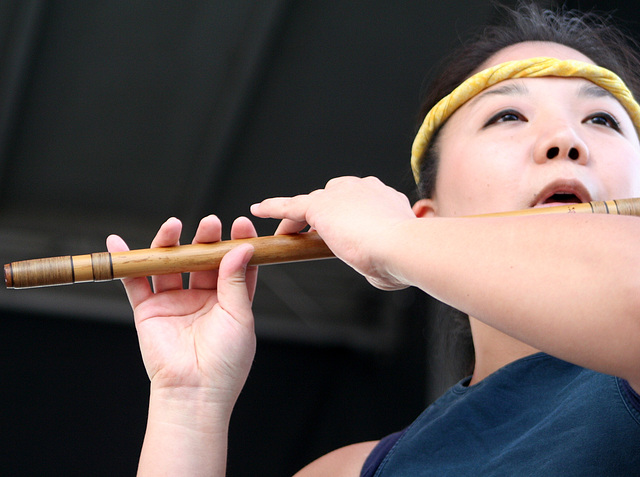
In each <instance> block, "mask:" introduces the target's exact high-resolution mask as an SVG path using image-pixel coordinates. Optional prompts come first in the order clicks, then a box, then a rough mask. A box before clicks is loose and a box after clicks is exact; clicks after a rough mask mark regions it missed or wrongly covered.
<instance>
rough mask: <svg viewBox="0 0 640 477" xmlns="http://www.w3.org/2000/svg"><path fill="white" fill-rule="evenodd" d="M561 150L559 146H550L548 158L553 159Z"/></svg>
mask: <svg viewBox="0 0 640 477" xmlns="http://www.w3.org/2000/svg"><path fill="white" fill-rule="evenodd" d="M559 152H560V149H559V148H557V147H551V148H549V150H548V151H547V159H553V158H554V157H556V156H557V155H558V153H559Z"/></svg>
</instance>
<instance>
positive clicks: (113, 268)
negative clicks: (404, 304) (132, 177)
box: [4, 198, 640, 288]
mask: <svg viewBox="0 0 640 477" xmlns="http://www.w3.org/2000/svg"><path fill="white" fill-rule="evenodd" d="M566 213H591V214H593V213H598V214H613V215H633V216H640V198H637V199H619V200H609V201H593V202H587V203H583V204H567V205H561V206H553V207H540V208H532V209H525V210H518V211H513V212H499V213H494V214H484V215H477V216H474V217H508V216H524V215H543V214H566ZM241 243H250V244H251V245H253V247H254V249H255V252H254V254H253V258H252V259H251V261H250V262H249V263H250V265H269V264H276V263H286V262H299V261H305V260H320V259H325V258H332V257H333V256H334V255H333V253H332V252H331V250H330V249H329V247H327V245H326V244H325V243H324V241H323V240H322V239H321V238H320V236H319V235H318V234H317V233H316V232H308V233H301V234H293V235H274V236H265V237H257V238H249V239H239V240H226V241H221V242H216V243H211V244H194V245H180V246H176V247H160V248H153V249H140V250H131V251H128V252H114V253H109V252H98V253H92V254H86V255H73V256H69V255H67V256H62V257H51V258H39V259H33V260H23V261H18V262H12V263H8V264H6V265H5V266H4V278H5V284H6V286H7V288H35V287H44V286H54V285H68V284H72V283H82V282H100V281H109V280H116V279H120V278H131V277H144V276H152V275H165V274H169V273H185V272H196V271H204V270H214V269H216V268H218V266H219V264H220V260H222V257H223V256H224V255H225V254H226V253H227V252H228V251H229V250H231V249H232V248H233V247H236V246H237V245H239V244H241Z"/></svg>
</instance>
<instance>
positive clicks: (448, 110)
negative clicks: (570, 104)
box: [411, 57, 640, 183]
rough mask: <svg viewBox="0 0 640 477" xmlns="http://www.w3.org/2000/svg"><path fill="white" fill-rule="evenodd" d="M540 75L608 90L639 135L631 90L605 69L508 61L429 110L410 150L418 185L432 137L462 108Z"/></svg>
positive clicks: (536, 60) (548, 60) (572, 63)
mask: <svg viewBox="0 0 640 477" xmlns="http://www.w3.org/2000/svg"><path fill="white" fill-rule="evenodd" d="M540 76H562V77H578V78H585V79H588V80H589V81H591V82H593V83H595V84H597V85H598V86H600V87H601V88H604V89H606V90H607V91H609V92H610V93H611V94H613V96H615V98H616V99H617V100H618V101H620V103H621V104H622V106H624V108H625V109H626V110H627V113H629V116H630V117H631V121H633V124H634V125H635V127H636V130H637V131H638V132H639V134H640V106H638V103H637V102H636V101H635V99H633V95H632V94H631V91H629V89H628V88H627V86H626V85H625V84H624V82H623V81H622V80H621V79H620V78H619V77H618V76H617V75H616V74H614V73H612V72H611V71H609V70H607V69H606V68H602V67H600V66H595V65H591V64H589V63H583V62H581V61H575V60H557V59H555V58H543V57H540V58H530V59H528V60H516V61H508V62H506V63H502V64H499V65H496V66H492V67H491V68H487V69H486V70H483V71H481V72H479V73H477V74H475V75H473V76H471V77H470V78H467V79H466V80H465V81H464V82H463V83H462V84H461V85H460V86H458V87H457V88H456V89H454V90H453V91H452V92H451V93H450V94H449V95H447V96H445V97H444V98H442V99H441V100H440V101H439V102H438V104H436V105H435V106H434V107H433V108H432V109H431V111H429V114H427V116H426V117H425V118H424V122H423V123H422V126H421V127H420V129H419V131H418V134H417V135H416V138H415V140H414V141H413V147H412V149H411V169H412V170H413V177H414V178H415V180H416V183H418V182H419V181H420V166H421V165H422V160H423V155H424V152H425V151H426V149H427V145H428V144H429V141H430V140H431V137H432V136H433V134H434V133H435V132H436V131H437V130H438V128H439V127H440V126H442V125H443V124H444V122H445V121H446V120H447V119H448V118H449V116H451V115H452V114H453V113H454V112H455V111H456V110H457V109H458V108H459V107H460V106H462V105H463V104H464V103H465V102H467V101H468V100H469V99H471V98H473V97H474V96H475V95H476V94H478V93H479V92H480V91H483V90H485V89H487V88H488V87H490V86H492V85H494V84H496V83H499V82H500V81H504V80H508V79H511V78H535V77H540Z"/></svg>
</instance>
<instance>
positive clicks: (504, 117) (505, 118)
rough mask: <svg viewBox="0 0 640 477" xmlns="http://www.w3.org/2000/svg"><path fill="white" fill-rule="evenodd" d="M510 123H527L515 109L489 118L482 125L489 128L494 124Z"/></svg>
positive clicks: (503, 111)
mask: <svg viewBox="0 0 640 477" xmlns="http://www.w3.org/2000/svg"><path fill="white" fill-rule="evenodd" d="M511 121H524V122H527V118H525V117H524V116H523V115H522V114H520V113H519V112H518V111H516V110H515V109H504V110H502V111H500V112H498V113H496V114H494V115H493V116H491V118H490V119H489V120H488V121H487V122H486V123H485V124H484V127H487V126H491V125H492V124H496V123H506V122H511Z"/></svg>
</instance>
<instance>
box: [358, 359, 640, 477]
mask: <svg viewBox="0 0 640 477" xmlns="http://www.w3.org/2000/svg"><path fill="white" fill-rule="evenodd" d="M468 383H469V378H467V379H465V380H463V381H461V382H459V383H458V384H456V385H455V386H454V387H452V388H451V389H450V390H449V391H447V392H446V393H445V394H444V395H443V396H442V397H441V398H440V399H438V400H437V401H436V402H434V403H433V404H432V405H431V406H429V407H428V408H427V409H426V410H425V411H424V412H423V413H422V414H421V415H420V417H418V419H417V420H416V421H415V422H414V423H413V424H412V425H411V426H410V427H408V428H407V429H406V430H405V431H403V432H401V433H397V434H395V435H393V436H390V437H389V438H388V439H383V441H381V444H380V445H379V447H377V448H376V449H374V451H373V452H372V454H371V456H370V458H369V459H368V460H367V462H366V463H365V466H364V467H363V471H362V474H361V475H362V476H373V475H375V476H380V477H382V476H412V477H417V476H430V475H433V476H439V477H442V476H448V475H451V476H466V475H469V476H471V475H472V476H521V475H526V476H545V477H548V476H563V477H565V476H580V477H584V476H617V475H620V476H633V475H640V397H639V396H638V395H637V394H636V393H635V392H634V391H633V390H632V389H631V388H630V387H629V385H628V383H626V381H624V380H621V379H619V378H616V377H613V376H608V375H605V374H601V373H596V372H594V371H591V370H588V369H585V368H581V367H579V366H575V365H572V364H569V363H567V362H564V361H561V360H559V359H556V358H554V357H552V356H549V355H546V354H543V353H538V354H535V355H532V356H528V357H526V358H523V359H520V360H518V361H515V362H513V363H511V364H509V365H507V366H505V367H504V368H502V369H500V370H498V371H496V372H495V373H493V374H492V375H490V376H488V377H487V378H485V379H484V380H482V381H481V382H480V383H478V384H476V385H474V386H471V387H469V386H468Z"/></svg>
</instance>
